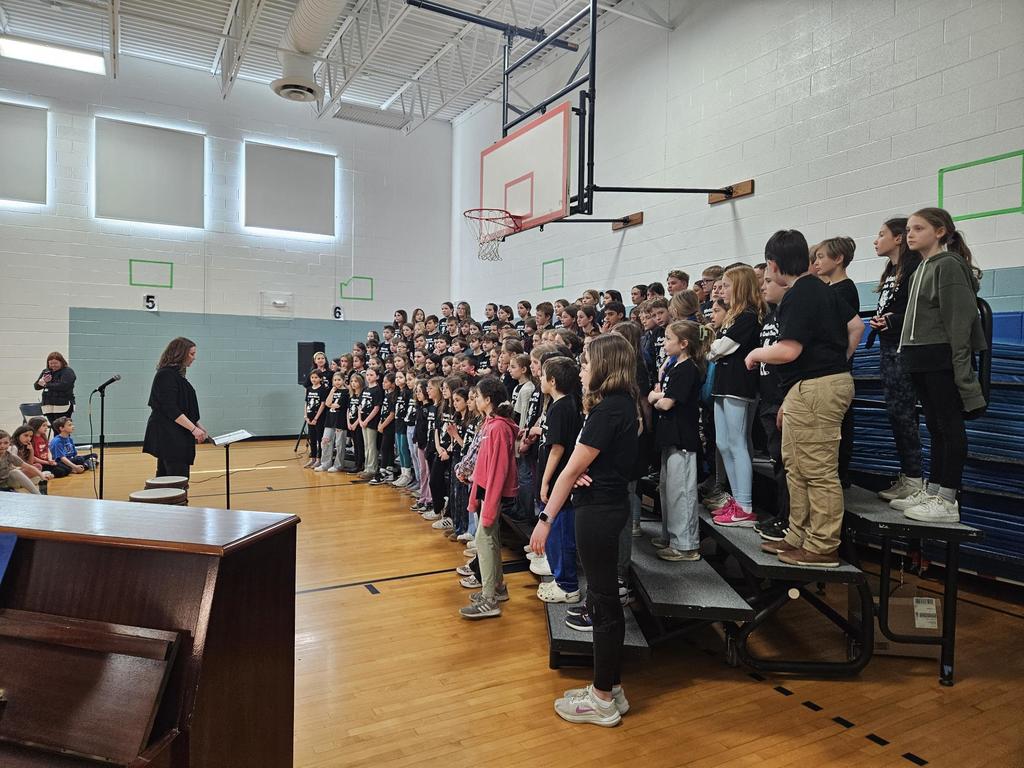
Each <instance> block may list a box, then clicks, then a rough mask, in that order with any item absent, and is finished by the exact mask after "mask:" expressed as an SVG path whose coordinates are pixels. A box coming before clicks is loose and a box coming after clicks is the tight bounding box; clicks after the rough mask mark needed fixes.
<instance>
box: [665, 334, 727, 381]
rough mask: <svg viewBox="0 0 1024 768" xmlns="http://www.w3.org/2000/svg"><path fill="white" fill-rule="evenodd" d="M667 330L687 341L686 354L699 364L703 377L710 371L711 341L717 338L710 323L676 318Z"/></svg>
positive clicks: (696, 364) (698, 368) (698, 367)
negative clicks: (709, 353) (703, 323)
mask: <svg viewBox="0 0 1024 768" xmlns="http://www.w3.org/2000/svg"><path fill="white" fill-rule="evenodd" d="M665 330H666V332H667V331H672V335H673V336H675V337H676V338H677V339H679V340H680V341H685V342H686V354H687V355H689V357H690V359H691V360H692V361H693V364H694V365H695V366H697V370H698V371H699V372H700V375H701V378H703V377H704V376H706V375H707V372H708V352H709V351H710V350H711V342H713V341H714V340H715V331H714V329H713V328H712V327H711V326H710V325H702V324H700V323H695V322H693V321H692V320H676V321H675V322H674V323H671V324H669V326H668V328H666V329H665Z"/></svg>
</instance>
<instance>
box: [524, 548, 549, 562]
mask: <svg viewBox="0 0 1024 768" xmlns="http://www.w3.org/2000/svg"><path fill="white" fill-rule="evenodd" d="M538 557H547V555H538V554H537V553H536V552H534V551H533V550H531V551H529V552H527V553H526V559H527V560H536V559H537V558H538Z"/></svg>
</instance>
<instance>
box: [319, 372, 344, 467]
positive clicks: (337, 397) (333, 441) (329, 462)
mask: <svg viewBox="0 0 1024 768" xmlns="http://www.w3.org/2000/svg"><path fill="white" fill-rule="evenodd" d="M347 410H348V389H347V388H346V387H345V377H344V376H343V375H342V373H341V371H338V372H336V373H335V374H334V376H333V377H332V378H331V391H330V392H328V393H327V398H326V400H325V401H324V416H323V422H324V436H323V440H322V441H321V445H322V447H323V450H322V451H321V454H322V455H321V460H320V464H319V465H318V466H317V467H316V468H315V471H317V472H340V471H341V470H342V468H343V467H344V464H345V431H346V429H345V427H346V424H345V418H346V413H345V412H346V411H347Z"/></svg>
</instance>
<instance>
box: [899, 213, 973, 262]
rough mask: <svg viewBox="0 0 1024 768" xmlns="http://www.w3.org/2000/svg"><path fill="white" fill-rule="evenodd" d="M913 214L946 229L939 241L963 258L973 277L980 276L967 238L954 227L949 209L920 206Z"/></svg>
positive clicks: (936, 227) (934, 225)
mask: <svg viewBox="0 0 1024 768" xmlns="http://www.w3.org/2000/svg"><path fill="white" fill-rule="evenodd" d="M913 215H914V216H920V217H921V218H922V219H924V220H925V221H927V222H928V223H929V224H931V225H932V226H933V227H934V228H935V229H940V228H941V229H944V230H946V234H944V235H943V236H942V237H941V238H940V239H939V243H940V244H941V245H942V246H943V247H945V249H946V250H947V251H949V252H950V253H955V254H956V255H957V256H959V257H960V258H961V259H963V260H964V261H965V262H966V263H967V266H968V267H970V269H971V272H973V273H974V276H975V277H977V278H980V277H981V270H980V269H978V268H977V267H976V266H974V263H973V261H972V259H973V257H972V255H971V249H970V248H968V247H967V239H966V238H965V237H964V235H963V232H961V231H960V230H959V229H957V228H956V224H954V223H953V217H952V216H950V215H949V211H947V210H946V209H945V208H922V209H921V210H919V211H915V212H914V214H913Z"/></svg>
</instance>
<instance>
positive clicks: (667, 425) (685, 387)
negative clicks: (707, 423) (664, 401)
mask: <svg viewBox="0 0 1024 768" xmlns="http://www.w3.org/2000/svg"><path fill="white" fill-rule="evenodd" d="M703 378H704V377H703V376H701V375H700V372H699V371H698V370H697V366H696V364H695V363H694V362H693V360H690V359H689V358H687V359H686V360H683V361H681V362H677V363H676V364H674V365H670V366H668V367H667V368H666V369H665V372H664V374H662V377H661V392H662V395H663V396H664V397H667V398H670V399H671V400H672V401H673V405H672V407H671V408H670V409H669V410H667V411H660V410H656V411H655V412H656V413H657V414H658V423H657V425H656V426H655V431H654V435H655V438H656V439H657V442H658V446H659V447H661V448H681V449H682V450H684V451H693V452H694V453H697V452H699V451H700V450H701V444H700V431H699V428H698V422H699V420H700V387H701V383H702V380H703Z"/></svg>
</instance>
